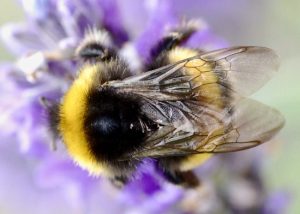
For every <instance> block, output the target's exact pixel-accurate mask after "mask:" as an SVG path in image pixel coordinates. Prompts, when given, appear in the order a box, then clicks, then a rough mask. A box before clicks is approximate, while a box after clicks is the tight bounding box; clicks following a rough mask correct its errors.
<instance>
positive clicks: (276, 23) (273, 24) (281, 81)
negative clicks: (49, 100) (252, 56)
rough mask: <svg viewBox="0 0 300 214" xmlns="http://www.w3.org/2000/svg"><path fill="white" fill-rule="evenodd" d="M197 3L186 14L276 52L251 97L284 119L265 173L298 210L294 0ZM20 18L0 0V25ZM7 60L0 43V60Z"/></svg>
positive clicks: (11, 4)
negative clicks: (271, 73)
mask: <svg viewBox="0 0 300 214" xmlns="http://www.w3.org/2000/svg"><path fill="white" fill-rule="evenodd" d="M191 2H193V1H191ZM202 2H203V7H201V8H193V7H191V6H190V5H187V7H186V9H185V8H183V11H185V14H186V16H187V17H188V16H199V17H202V18H203V19H204V20H205V21H206V22H207V23H208V24H209V25H210V26H211V27H212V29H213V30H214V31H215V32H216V33H217V34H218V35H220V36H221V37H223V38H224V39H226V40H227V41H229V43H230V44H232V45H259V46H266V47H270V48H272V49H274V50H276V52H277V53H278V54H279V55H280V57H281V68H280V72H279V73H278V75H277V76H275V77H274V78H273V79H272V80H271V81H270V82H269V83H268V84H267V85H266V86H265V87H264V88H263V89H262V90H260V91H259V92H258V93H256V94H255V96H254V97H255V98H256V99H259V100H260V101H262V102H264V103H266V104H268V105H270V106H273V107H275V108H277V109H279V110H280V111H281V112H282V113H283V114H284V116H285V118H286V126H285V128H284V129H283V131H282V132H281V133H280V134H279V136H278V137H277V138H276V139H275V140H274V142H272V144H268V145H267V146H268V147H270V148H271V149H270V153H271V155H270V156H268V160H267V162H266V165H265V166H264V168H265V176H266V178H267V179H268V184H269V187H270V188H271V189H277V190H281V189H282V190H288V191H289V192H291V195H292V200H293V203H292V205H291V206H290V208H289V212H288V213H300V203H299V199H300V166H298V165H299V163H300V154H299V151H300V134H299V133H300V130H299V128H300V115H299V108H300V14H299V11H300V1H299V0H285V1H283V0H266V1H261V0H241V1H235V0H225V1H215V0H214V2H215V4H210V5H209V6H206V5H205V1H202ZM191 8H193V9H192V11H191ZM23 18H24V14H23V12H22V10H21V8H20V7H19V6H18V4H17V3H16V1H13V0H1V8H0V24H1V25H2V24H4V23H6V22H15V21H21V20H22V19H23ZM12 59H13V57H12V56H10V55H9V54H8V53H7V52H6V50H5V48H4V46H3V45H2V44H1V45H0V61H5V60H12Z"/></svg>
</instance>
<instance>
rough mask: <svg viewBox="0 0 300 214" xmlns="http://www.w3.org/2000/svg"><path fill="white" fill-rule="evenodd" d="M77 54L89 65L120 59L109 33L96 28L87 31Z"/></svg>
mask: <svg viewBox="0 0 300 214" xmlns="http://www.w3.org/2000/svg"><path fill="white" fill-rule="evenodd" d="M75 54H76V56H77V57H79V58H80V59H82V60H83V61H84V62H89V63H96V62H107V61H109V60H112V59H117V58H118V56H117V52H116V50H115V48H114V46H113V44H112V39H111V37H110V35H109V33H108V32H107V31H105V30H103V29H96V28H92V29H89V30H88V31H87V33H86V35H85V37H84V39H83V41H82V42H81V44H80V45H79V46H78V48H77V50H76V53H75Z"/></svg>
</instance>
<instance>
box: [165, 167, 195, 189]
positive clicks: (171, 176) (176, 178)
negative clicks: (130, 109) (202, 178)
mask: <svg viewBox="0 0 300 214" xmlns="http://www.w3.org/2000/svg"><path fill="white" fill-rule="evenodd" d="M163 174H164V176H165V178H166V179H167V180H168V181H169V182H171V183H173V184H176V185H182V186H184V187H187V188H194V187H197V186H199V184H200V182H199V179H198V178H197V176H196V175H195V173H194V172H193V171H191V170H190V171H185V172H182V171H168V170H166V171H164V172H163Z"/></svg>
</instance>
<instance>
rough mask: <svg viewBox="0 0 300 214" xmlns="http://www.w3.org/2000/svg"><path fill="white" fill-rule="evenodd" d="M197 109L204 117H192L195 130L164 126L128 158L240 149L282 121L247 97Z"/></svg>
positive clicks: (276, 128)
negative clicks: (216, 107) (226, 105)
mask: <svg viewBox="0 0 300 214" xmlns="http://www.w3.org/2000/svg"><path fill="white" fill-rule="evenodd" d="M201 108H202V107H201V106H200V109H199V111H202V113H201V114H200V115H199V117H200V118H204V120H203V119H202V120H194V126H196V127H194V129H195V130H197V128H199V129H198V131H193V132H190V131H187V130H185V129H181V128H180V127H177V128H176V127H174V126H164V127H163V128H161V129H160V130H158V131H157V132H156V133H154V135H152V136H151V137H149V139H148V141H147V144H146V146H145V147H144V148H143V149H142V150H139V151H137V152H135V153H133V154H130V157H131V158H132V157H133V158H144V157H153V158H158V157H166V156H182V155H190V154H199V153H223V152H233V151H239V150H244V149H248V148H251V147H254V146H257V145H259V144H262V143H264V142H266V141H268V140H270V138H272V137H273V136H274V135H275V134H276V133H277V132H278V131H279V130H280V129H281V128H282V126H283V124H284V118H283V117H282V115H281V114H280V113H279V112H278V111H277V110H275V109H273V108H270V107H268V106H266V105H264V104H262V103H260V102H257V101H254V100H252V99H248V98H244V99H240V100H239V101H238V102H236V104H235V106H232V108H227V109H224V110H223V111H221V112H220V111H219V110H216V111H215V112H214V110H212V109H210V110H209V111H208V110H207V108H205V109H201ZM182 125H183V126H184V125H185V124H182ZM128 158H129V157H128ZM123 159H126V157H124V158H123Z"/></svg>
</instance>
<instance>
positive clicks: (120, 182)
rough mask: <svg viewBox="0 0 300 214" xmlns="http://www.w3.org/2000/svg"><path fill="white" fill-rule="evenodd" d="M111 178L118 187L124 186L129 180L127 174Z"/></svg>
mask: <svg viewBox="0 0 300 214" xmlns="http://www.w3.org/2000/svg"><path fill="white" fill-rule="evenodd" d="M109 180H110V182H111V183H112V184H113V185H114V186H115V187H117V188H122V187H124V186H125V185H126V184H127V182H128V178H127V177H125V176H114V177H112V178H110V179H109Z"/></svg>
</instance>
